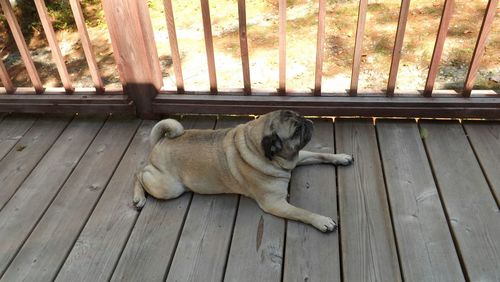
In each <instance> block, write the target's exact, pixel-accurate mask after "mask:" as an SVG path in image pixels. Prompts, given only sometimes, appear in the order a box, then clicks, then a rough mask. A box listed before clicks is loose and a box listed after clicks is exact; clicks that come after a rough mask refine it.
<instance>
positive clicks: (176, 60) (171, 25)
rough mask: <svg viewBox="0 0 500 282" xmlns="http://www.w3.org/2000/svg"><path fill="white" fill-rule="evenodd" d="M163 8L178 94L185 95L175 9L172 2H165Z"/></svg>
mask: <svg viewBox="0 0 500 282" xmlns="http://www.w3.org/2000/svg"><path fill="white" fill-rule="evenodd" d="M163 7H164V9H165V18H166V21H167V31H168V41H169V43H170V51H171V53H172V62H173V64H174V73H175V82H176V84H177V93H184V79H183V77H182V65H181V56H180V54H179V44H178V43H177V32H176V30H175V20H174V9H173V8H172V0H163Z"/></svg>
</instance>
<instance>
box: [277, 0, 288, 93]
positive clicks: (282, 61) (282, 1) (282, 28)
mask: <svg viewBox="0 0 500 282" xmlns="http://www.w3.org/2000/svg"><path fill="white" fill-rule="evenodd" d="M278 5H279V12H278V13H279V28H278V33H279V86H278V93H280V94H281V95H286V0H279V4H278Z"/></svg>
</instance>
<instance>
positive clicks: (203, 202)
mask: <svg viewBox="0 0 500 282" xmlns="http://www.w3.org/2000/svg"><path fill="white" fill-rule="evenodd" d="M245 121H247V119H237V118H235V119H232V118H222V119H220V120H218V121H217V126H216V128H217V129H220V128H227V127H233V126H235V125H237V124H238V123H241V122H245ZM237 205H238V196H236V195H199V194H194V195H193V200H192V202H191V207H190V209H189V212H188V215H187V218H186V222H185V224H184V229H183V230H182V233H181V237H180V239H179V244H178V245H177V250H176V251H175V255H174V258H173V261H172V266H171V267H170V271H169V272H168V275H167V281H221V280H222V278H223V275H224V268H225V266H226V258H227V255H228V253H229V245H230V243H229V241H230V238H231V235H232V231H233V223H234V217H235V216H236V209H237Z"/></svg>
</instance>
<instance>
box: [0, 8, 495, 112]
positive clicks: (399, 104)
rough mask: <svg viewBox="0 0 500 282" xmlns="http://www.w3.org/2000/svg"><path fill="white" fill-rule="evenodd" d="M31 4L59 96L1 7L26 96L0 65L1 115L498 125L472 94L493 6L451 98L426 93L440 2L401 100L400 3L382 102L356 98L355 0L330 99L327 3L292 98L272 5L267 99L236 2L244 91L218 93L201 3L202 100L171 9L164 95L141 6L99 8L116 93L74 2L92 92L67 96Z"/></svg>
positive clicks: (490, 94) (447, 13) (491, 106)
mask: <svg viewBox="0 0 500 282" xmlns="http://www.w3.org/2000/svg"><path fill="white" fill-rule="evenodd" d="M34 2H35V5H36V9H37V11H38V14H39V16H40V19H41V22H42V26H43V29H44V31H45V34H46V37H47V41H48V42H49V45H50V48H51V51H52V56H53V58H54V62H55V64H56V66H57V70H58V73H59V75H60V77H61V82H62V85H63V87H64V89H54V88H49V89H45V88H44V86H43V85H42V82H41V80H40V78H39V74H38V72H37V70H36V68H35V65H34V63H33V60H32V58H31V57H30V53H29V50H28V47H27V45H26V41H25V39H24V37H23V34H22V32H21V29H20V27H19V23H18V21H17V19H16V16H15V14H14V12H13V9H12V7H11V4H10V2H9V1H8V0H0V4H1V7H2V11H3V14H4V16H5V18H6V19H7V22H8V24H9V27H10V30H11V32H12V34H13V37H14V39H15V42H16V45H17V47H18V49H19V52H20V54H21V57H22V61H23V62H24V65H25V67H26V70H27V73H28V75H29V77H30V80H31V82H32V86H33V88H16V86H15V85H13V83H12V81H11V79H10V77H9V74H8V73H7V69H6V68H5V66H4V64H3V62H1V61H0V78H1V81H2V84H3V88H0V94H2V92H3V93H5V94H8V95H0V112H1V111H4V112H7V111H15V112H54V111H57V112H133V111H134V109H135V111H136V113H137V114H138V115H140V116H141V117H145V118H149V117H155V115H156V114H159V113H172V112H187V113H239V114H249V113H262V112H266V111H269V110H273V109H276V108H284V107H286V108H292V109H296V110H299V111H301V112H302V113H304V114H311V115H349V116H352V115H355V116H416V117H421V116H423V117H483V118H500V98H499V96H498V93H496V92H495V91H492V90H488V91H481V90H474V91H472V88H473V85H474V79H475V77H476V74H477V71H478V68H479V62H480V59H481V57H482V55H483V52H484V48H485V45H486V40H487V37H488V33H489V31H490V30H491V27H492V23H493V19H494V16H495V12H496V8H497V6H498V0H489V1H488V4H487V7H486V12H485V15H484V17H483V21H482V25H481V29H480V31H479V36H478V38H477V42H476V45H475V48H474V53H473V55H472V58H471V61H470V64H469V69H468V74H467V76H466V79H465V81H464V87H463V91H461V92H460V93H459V92H456V91H433V90H434V82H435V80H436V76H437V73H438V68H439V64H440V60H441V55H442V53H443V48H444V43H445V39H446V33H447V31H448V27H449V24H450V19H451V15H452V14H453V6H454V1H453V0H445V2H444V6H443V11H442V16H441V22H440V25H439V29H438V32H437V35H436V41H435V45H434V52H433V55H432V59H431V62H430V66H429V71H428V75H427V80H426V83H425V87H424V89H423V90H421V91H417V90H415V91H412V92H408V91H406V92H403V93H395V86H396V80H397V73H398V68H399V62H400V59H401V50H402V46H403V39H404V35H405V28H406V23H407V20H408V13H409V7H410V5H409V4H410V0H402V2H401V9H400V13H399V21H398V27H397V32H396V35H395V40H394V47H393V51H392V60H391V67H390V72H389V78H388V83H387V88H386V91H385V92H378V93H377V92H376V91H367V92H366V93H364V92H363V91H359V90H358V80H359V72H360V65H361V56H362V54H361V50H362V43H363V34H364V28H365V22H366V14H367V6H368V1H367V0H360V3H359V12H358V23H357V29H356V38H355V47H354V55H353V63H352V74H351V83H350V89H348V90H346V91H341V92H338V93H325V92H323V91H322V89H321V82H322V76H323V73H322V69H323V61H324V45H325V17H326V0H319V8H318V32H317V45H316V63H315V80H314V89H313V90H312V91H311V92H309V93H306V92H293V91H291V90H289V89H288V88H287V83H286V32H285V31H286V0H279V72H278V73H277V78H278V82H279V83H278V84H279V86H278V88H277V90H276V91H275V92H265V91H261V90H259V89H252V88H251V77H250V63H249V56H248V54H249V48H248V44H247V31H246V30H247V27H246V11H245V10H246V5H245V1H244V0H238V18H239V39H240V49H241V63H242V70H243V85H242V88H241V89H237V90H235V91H231V92H228V91H220V90H219V89H218V86H217V72H216V68H215V56H214V46H213V38H212V30H211V20H210V11H209V5H208V4H209V3H208V0H201V11H202V21H203V28H204V29H203V30H204V37H205V47H206V54H207V64H208V76H209V81H210V91H206V92H189V91H185V85H184V80H183V71H182V63H181V57H180V53H179V47H178V43H177V36H176V28H175V21H174V15H173V9H172V3H171V0H164V8H165V16H166V23H167V30H168V34H169V42H170V48H171V55H172V62H173V68H174V73H175V81H176V90H175V91H167V90H163V89H162V86H163V81H162V72H161V67H160V63H159V59H158V52H157V49H156V44H155V40H154V36H153V28H152V24H151V20H150V17H149V12H148V7H147V3H146V2H145V1H135V0H126V1H123V0H105V1H102V4H103V8H104V12H105V15H106V21H107V24H108V26H109V33H110V36H111V43H112V46H113V50H114V56H115V61H116V64H117V67H118V72H119V76H120V81H121V83H122V85H123V90H121V89H118V90H109V89H105V86H104V84H103V82H102V79H101V75H100V73H99V68H98V66H97V63H96V59H95V56H94V53H93V50H92V45H91V42H90V39H89V36H88V32H87V30H86V26H85V21H84V17H83V13H82V9H81V7H80V4H79V2H78V0H70V4H71V8H72V11H73V14H74V19H75V22H76V25H77V28H78V32H79V35H80V40H81V44H82V46H83V50H84V53H85V57H86V59H87V63H88V66H89V70H90V74H91V76H92V80H93V83H94V86H95V88H94V89H78V88H77V89H75V88H74V87H73V85H72V82H71V79H70V77H69V75H68V71H67V67H66V65H65V62H64V58H63V56H62V54H61V50H60V48H59V46H58V42H57V40H56V37H55V33H54V29H53V27H52V24H51V20H50V17H49V15H48V12H47V8H46V6H45V3H44V1H43V0H35V1H34ZM433 92H438V93H433ZM26 94H28V95H26ZM29 94H42V95H29ZM57 94H69V95H57ZM94 94H97V95H94ZM104 94H106V95H104ZM111 94H118V95H111ZM158 94H165V95H158ZM214 94H218V95H214ZM471 94H472V95H471ZM285 96H286V97H285ZM355 96H357V97H355ZM393 96H397V97H393ZM469 97H470V98H469ZM464 98H467V99H464Z"/></svg>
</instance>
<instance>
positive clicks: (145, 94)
mask: <svg viewBox="0 0 500 282" xmlns="http://www.w3.org/2000/svg"><path fill="white" fill-rule="evenodd" d="M102 4H103V8H104V13H105V16H106V21H107V23H108V28H109V34H110V36H111V44H112V46H113V52H114V56H115V61H116V64H117V67H118V72H119V74H120V78H121V82H122V84H123V90H124V92H125V94H127V95H128V96H129V97H130V98H131V99H132V100H133V101H134V103H135V106H136V113H137V115H138V116H139V117H141V118H146V119H154V118H158V116H157V115H155V114H154V113H153V99H154V97H155V96H156V95H157V94H158V92H159V90H160V88H161V86H162V85H163V82H162V74H161V70H160V62H159V59H158V51H157V50H156V44H155V40H154V36H153V27H152V24H151V18H150V17H149V11H148V6H147V1H137V0H103V1H102Z"/></svg>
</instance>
